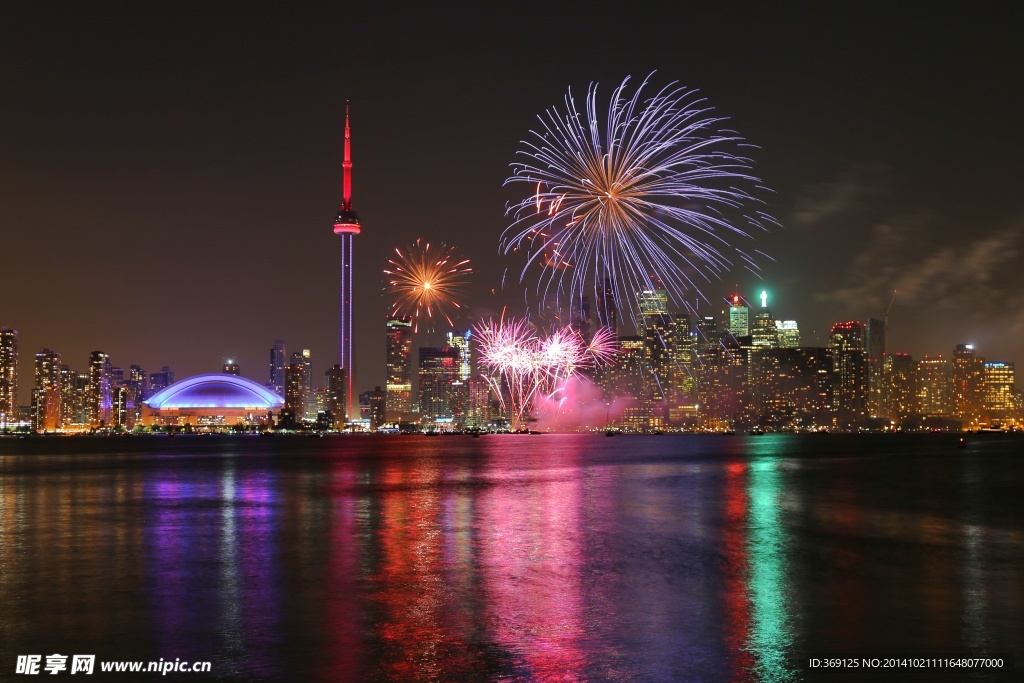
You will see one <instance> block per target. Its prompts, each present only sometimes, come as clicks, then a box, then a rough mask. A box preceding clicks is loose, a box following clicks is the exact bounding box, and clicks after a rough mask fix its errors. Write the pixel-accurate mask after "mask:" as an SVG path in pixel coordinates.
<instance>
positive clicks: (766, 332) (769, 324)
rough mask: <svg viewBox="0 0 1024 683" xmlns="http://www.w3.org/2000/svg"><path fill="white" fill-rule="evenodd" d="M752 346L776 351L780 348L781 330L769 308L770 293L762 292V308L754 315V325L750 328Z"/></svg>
mask: <svg viewBox="0 0 1024 683" xmlns="http://www.w3.org/2000/svg"><path fill="white" fill-rule="evenodd" d="M750 344H751V346H753V347H754V348H756V349H774V348H777V347H778V346H779V329H778V327H776V325H775V318H774V317H772V311H771V309H770V308H768V292H765V291H762V292H761V306H760V307H759V308H758V309H757V310H756V312H755V313H754V325H753V327H751V328H750Z"/></svg>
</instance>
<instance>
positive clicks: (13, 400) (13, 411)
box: [0, 327, 18, 426]
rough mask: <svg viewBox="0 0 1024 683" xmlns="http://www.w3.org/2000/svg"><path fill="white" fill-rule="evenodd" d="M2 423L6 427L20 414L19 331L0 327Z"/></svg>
mask: <svg viewBox="0 0 1024 683" xmlns="http://www.w3.org/2000/svg"><path fill="white" fill-rule="evenodd" d="M0 414H2V415H3V417H2V418H0V422H2V423H3V425H4V426H6V425H7V424H9V423H11V422H13V421H15V420H16V419H17V414H18V331H17V330H13V329H11V328H10V327H0Z"/></svg>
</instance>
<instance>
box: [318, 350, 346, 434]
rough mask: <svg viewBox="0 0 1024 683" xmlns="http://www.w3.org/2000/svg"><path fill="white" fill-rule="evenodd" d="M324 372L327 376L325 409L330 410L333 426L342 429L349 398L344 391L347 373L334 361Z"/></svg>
mask: <svg viewBox="0 0 1024 683" xmlns="http://www.w3.org/2000/svg"><path fill="white" fill-rule="evenodd" d="M324 374H325V375H326V376H327V409H328V410H330V412H331V418H332V420H333V421H334V427H335V428H336V429H344V427H345V423H347V422H348V415H349V414H348V408H349V400H348V395H347V394H346V393H345V392H346V391H347V390H348V379H347V377H346V374H347V373H346V372H345V368H343V367H341V365H340V364H339V363H335V364H334V365H333V366H332V367H331V368H330V369H328V370H327V372H325V373H324Z"/></svg>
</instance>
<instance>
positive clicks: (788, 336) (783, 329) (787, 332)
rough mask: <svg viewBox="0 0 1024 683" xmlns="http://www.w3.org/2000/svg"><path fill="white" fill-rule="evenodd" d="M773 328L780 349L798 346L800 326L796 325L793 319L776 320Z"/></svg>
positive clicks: (796, 347)
mask: <svg viewBox="0 0 1024 683" xmlns="http://www.w3.org/2000/svg"><path fill="white" fill-rule="evenodd" d="M775 329H776V333H777V334H778V337H779V348H780V349H798V348H800V328H799V327H797V324H796V321H795V320H776V321H775Z"/></svg>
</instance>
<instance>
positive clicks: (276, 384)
mask: <svg viewBox="0 0 1024 683" xmlns="http://www.w3.org/2000/svg"><path fill="white" fill-rule="evenodd" d="M285 365H287V363H286V362H285V355H284V341H283V340H281V339H275V340H274V345H273V346H271V347H270V380H269V381H268V382H267V388H268V389H270V390H271V391H273V392H274V393H276V394H277V395H278V396H284V366H285Z"/></svg>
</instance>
